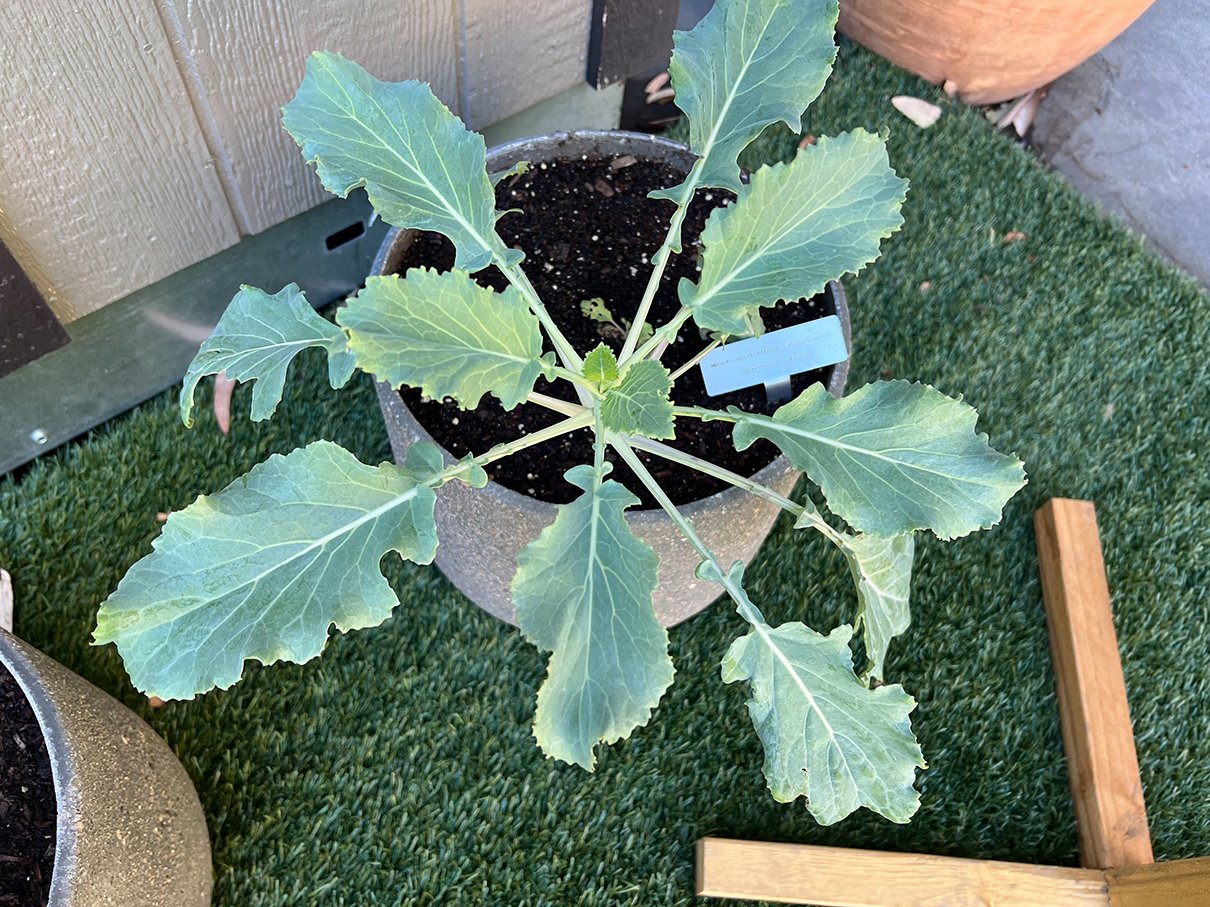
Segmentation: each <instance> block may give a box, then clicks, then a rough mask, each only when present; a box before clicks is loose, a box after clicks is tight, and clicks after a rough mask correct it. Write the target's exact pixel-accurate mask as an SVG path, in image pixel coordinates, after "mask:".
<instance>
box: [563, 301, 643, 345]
mask: <svg viewBox="0 0 1210 907" xmlns="http://www.w3.org/2000/svg"><path fill="white" fill-rule="evenodd" d="M580 314H582V315H583V316H584V317H585V318H587V319H588V320H589V321H595V322H596V323H597V324H598V325H599V326H600V327H598V328H597V333H599V334H600V335H601V336H602V337H604V338H605V339H607V340H625V339H626V335H627V334H628V333H629V332H630V319H629V318H623V319H621V321H620V322H619V321H616V320H614V317H613V312H611V311H609V307H608V306H607V305H605V300H604V299H602V298H601V297H600V296H596V297H594V298H592V299H585V300H584V301H583V302H581V303H580ZM654 333H655V329H654V328H652V326H651V323H650V322H647V321H644V322H643V327H642V328H640V329H639V341H638V342H639V343H645V342H647V341H648V340H650V339H651V336H652V334H654Z"/></svg>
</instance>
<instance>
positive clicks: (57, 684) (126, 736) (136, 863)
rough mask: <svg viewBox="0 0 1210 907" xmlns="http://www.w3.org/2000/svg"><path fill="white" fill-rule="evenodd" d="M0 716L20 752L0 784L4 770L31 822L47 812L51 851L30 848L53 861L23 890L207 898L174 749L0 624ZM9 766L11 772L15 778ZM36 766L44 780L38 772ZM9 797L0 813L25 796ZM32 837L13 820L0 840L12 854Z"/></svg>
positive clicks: (109, 898) (204, 851)
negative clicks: (35, 882) (36, 881)
mask: <svg viewBox="0 0 1210 907" xmlns="http://www.w3.org/2000/svg"><path fill="white" fill-rule="evenodd" d="M0 726H3V727H4V729H5V740H4V748H0V752H4V751H5V749H12V747H13V746H14V745H15V746H16V749H15V751H14V753H15V754H16V755H17V756H19V757H20V758H15V759H13V760H12V761H11V762H10V763H8V764H6V766H5V768H6V772H5V776H4V778H3V779H0V784H2V783H3V782H6V781H10V780H11V781H14V782H15V783H16V785H17V790H18V791H23V792H24V793H23V794H22V795H23V796H26V797H29V798H32V800H31V804H30V806H29V807H28V808H27V809H28V811H27V814H32V815H33V816H45V818H44V819H41V822H46V823H49V827H47V828H46V829H44V830H43V833H42V837H45V838H47V839H48V845H49V850H47V849H42V841H41V840H40V839H38V840H37V842H36V843H37V844H38V846H39V848H40V852H39V853H37V854H36V855H34V856H37V857H38V858H39V864H41V863H45V862H49V863H50V864H51V865H52V866H53V871H52V872H51V873H50V874H49V876H47V875H45V874H43V878H42V883H43V884H42V885H39V886H38V894H35V893H34V887H33V886H27V887H26V888H25V890H24V891H22V892H21V894H22V896H24V897H27V898H28V897H39V898H47V899H48V900H40V901H32V902H30V903H49V904H50V907H88V905H94V904H122V905H123V907H205V905H207V904H209V903H210V889H211V873H210V839H209V837H208V836H207V834H206V821H205V818H204V816H203V815H202V807H201V804H199V803H198V799H197V793H196V792H195V791H194V789H193V783H192V782H191V781H190V780H189V776H188V775H187V774H186V773H185V769H184V768H183V767H182V766H181V764H180V762H179V761H178V760H177V758H176V756H175V755H174V754H173V752H172V750H170V749H169V748H168V746H167V744H165V743H164V741H163V740H161V739H160V738H159V737H158V736H157V735H156V733H155V732H154V731H153V730H152V729H151V728H149V727H148V726H147V725H146V724H145V723H144V722H143V721H142V719H140V718H139V717H138V716H137V715H135V714H134V713H133V712H131V711H130V710H129V709H127V708H126V707H125V706H123V705H122V704H121V703H119V702H117V701H116V700H115V699H113V698H111V697H110V696H109V695H108V694H106V693H104V692H102V691H101V690H98V689H97V688H96V687H94V686H93V685H92V684H90V683H88V681H86V680H84V679H83V678H82V677H79V676H77V675H76V674H74V673H72V672H71V671H69V670H68V669H67V668H65V667H63V666H62V665H61V664H59V663H58V662H56V661H54V660H53V659H52V658H50V657H49V656H48V655H45V654H43V653H42V652H39V651H38V650H37V649H35V648H34V647H33V646H30V645H28V644H27V643H24V642H22V641H21V640H19V639H17V638H16V637H15V636H12V635H11V634H10V633H8V632H6V631H4V630H0ZM35 734H36V735H38V736H40V737H41V741H42V742H44V744H45V747H44V749H43V747H41V746H39V745H38V744H39V742H40V741H39V740H38V739H37V737H35V736H34V735H35ZM13 771H19V772H21V776H20V778H15V777H13V776H12V775H11V774H10V773H11V772H13ZM46 773H49V774H50V779H49V781H50V782H52V783H49V784H48V783H46V782H47V781H48V779H47V778H46ZM9 792H10V791H7V790H6V791H4V793H9ZM4 799H5V800H7V797H5V798H4ZM38 801H41V802H38ZM7 805H8V806H10V810H8V811H7V812H8V813H9V815H8V816H6V817H5V823H7V822H10V821H13V814H15V813H20V812H22V811H25V809H23V805H18V804H14V803H11V802H9V803H8V804H7ZM35 824H40V822H36V823H35ZM33 837H34V836H33V835H28V836H27V835H25V834H22V835H20V836H18V834H17V832H16V830H15V829H14V830H13V832H12V834H11V835H6V839H5V841H4V843H3V845H0V851H3V852H4V855H5V856H9V857H11V856H15V854H13V853H12V852H11V850H10V848H16V847H18V846H22V845H23V844H24V845H25V849H32V845H33V844H34V841H33V840H30V839H31V838H33ZM47 858H49V859H47ZM9 868H10V867H9V866H7V865H6V866H4V867H0V869H3V870H8V869H9ZM31 868H32V867H31ZM39 871H40V870H39ZM47 882H48V883H49V884H46V883H47ZM22 903H26V901H23V902H22Z"/></svg>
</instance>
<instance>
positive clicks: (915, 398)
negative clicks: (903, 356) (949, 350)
mask: <svg viewBox="0 0 1210 907" xmlns="http://www.w3.org/2000/svg"><path fill="white" fill-rule="evenodd" d="M729 412H730V414H731V416H732V417H734V418H735V420H736V422H735V429H734V438H735V446H736V448H737V449H739V450H744V449H745V448H747V447H748V446H749V445H751V444H752V443H753V442H754V441H756V440H757V439H758V438H767V439H768V440H770V441H772V442H773V443H774V444H775V445H777V447H778V448H779V449H780V450H781V452H782V453H784V454H785V455H786V456H787V457H788V458H789V460H790V462H791V463H793V464H794V466H795V467H796V468H798V469H801V470H802V471H803V472H805V473H806V474H807V475H808V476H810V478H811V480H812V481H813V482H815V484H817V485H818V486H819V487H820V488H821V489H822V490H823V493H824V497H826V498H827V500H828V506H829V507H830V508H831V509H832V511H833V512H834V513H836V514H838V515H839V516H841V517H842V518H843V519H845V520H846V521H847V522H848V523H849V525H851V526H852V527H853V528H855V529H857V530H859V531H861V532H866V533H869V534H870V535H884V536H891V535H902V534H903V533H906V532H912V531H913V530H916V529H929V530H931V531H932V532H933V533H935V534H936V535H937V536H938V537H940V538H943V539H952V538H958V537H959V536H963V535H967V534H968V533H971V532H974V531H975V530H977V529H987V528H989V527H990V526H994V525H995V524H996V523H998V522H999V521H1000V513H1001V510H1002V508H1003V507H1004V504H1005V503H1006V502H1007V501H1008V499H1009V498H1011V497H1012V496H1013V495H1014V494H1016V492H1017V491H1018V490H1019V489H1020V488H1021V487H1022V486H1023V485H1024V484H1025V470H1024V469H1023V468H1022V467H1023V464H1022V463H1021V461H1020V460H1018V459H1017V458H1016V457H1008V456H1005V455H1004V454H1002V453H998V452H996V451H995V450H993V449H992V448H991V447H989V446H988V443H987V435H986V434H983V433H981V432H976V430H975V422H976V420H977V419H978V415H979V414H978V413H977V412H975V410H974V409H973V408H972V407H970V406H967V405H966V404H965V403H963V402H961V400H955V399H953V398H951V397H947V396H945V395H944V394H942V393H940V392H939V391H937V390H934V389H933V388H932V387H930V386H928V385H925V384H912V383H910V382H907V381H879V382H876V383H874V384H867V385H866V386H865V387H863V388H861V389H860V390H858V391H856V392H855V393H853V394H850V395H849V396H847V397H844V398H843V399H840V400H836V399H835V398H833V397H832V396H831V395H830V394H829V393H828V392H827V391H826V390H825V389H824V387H823V385H821V384H813V385H811V387H809V388H807V389H806V390H805V391H803V392H802V394H800V395H799V396H798V398H797V399H795V400H792V401H791V402H789V403H787V404H786V405H785V406H782V407H781V408H780V409H778V410H777V412H775V413H774V414H773V415H772V417H770V416H758V415H753V414H751V413H745V412H742V411H741V410H738V409H736V408H735V407H732V408H731V409H730V410H729Z"/></svg>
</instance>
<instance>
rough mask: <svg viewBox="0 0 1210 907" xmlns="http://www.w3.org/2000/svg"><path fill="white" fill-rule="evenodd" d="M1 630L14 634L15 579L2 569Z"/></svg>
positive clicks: (0, 583) (0, 591)
mask: <svg viewBox="0 0 1210 907" xmlns="http://www.w3.org/2000/svg"><path fill="white" fill-rule="evenodd" d="M0 628H2V629H5V630H7V631H8V632H9V633H12V632H13V578H12V577H11V576H9V575H8V571H7V570H2V569H0Z"/></svg>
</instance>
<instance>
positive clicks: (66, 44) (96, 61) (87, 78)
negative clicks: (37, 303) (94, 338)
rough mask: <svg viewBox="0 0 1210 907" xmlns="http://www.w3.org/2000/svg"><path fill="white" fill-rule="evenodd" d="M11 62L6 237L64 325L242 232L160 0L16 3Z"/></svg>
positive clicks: (1, 232)
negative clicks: (176, 58)
mask: <svg viewBox="0 0 1210 907" xmlns="http://www.w3.org/2000/svg"><path fill="white" fill-rule="evenodd" d="M0 57H2V58H3V60H4V78H2V79H0V117H2V118H3V119H2V122H3V130H0V241H3V242H4V243H5V244H6V245H7V246H8V247H9V249H10V250H11V251H12V253H13V255H14V256H15V257H16V259H17V261H18V262H19V263H20V264H21V267H22V269H23V270H24V271H25V273H26V274H28V275H29V277H30V279H31V280H32V281H33V283H34V285H35V286H36V287H37V288H38V291H39V292H40V293H41V294H42V296H43V297H44V298H45V299H46V301H47V303H48V305H49V306H50V308H51V310H52V311H53V312H54V313H55V315H56V316H57V317H58V318H59V320H60V321H62V322H64V323H66V322H69V321H72V320H74V319H76V318H79V317H80V316H81V315H84V314H86V313H87V312H90V311H93V310H94V309H97V308H100V307H101V306H103V305H105V304H106V303H108V302H112V301H113V300H115V299H118V298H119V297H122V296H125V295H126V294H127V293H130V292H131V291H132V290H135V289H137V288H139V287H142V286H146V285H148V284H150V283H152V282H154V281H156V280H159V279H160V278H161V277H164V276H166V275H168V274H171V273H173V272H174V271H177V270H179V269H180V268H183V267H185V266H186V265H190V264H193V263H194V262H196V261H199V260H201V259H203V258H206V257H207V256H209V255H213V254H214V253H216V252H218V251H220V250H221V249H224V248H226V247H227V246H229V245H231V244H232V243H234V242H235V241H236V240H237V239H238V238H239V234H238V232H237V231H236V228H235V223H234V220H233V219H232V216H231V212H230V208H229V207H228V205H227V201H226V198H225V196H224V193H223V188H222V185H221V183H220V182H219V179H218V177H217V176H216V175H215V170H214V166H213V164H212V162H211V156H210V152H209V150H208V149H207V146H206V141H205V138H204V136H203V134H202V131H201V130H200V129H199V127H198V121H197V118H196V117H195V116H194V112H193V107H192V105H191V103H190V100H189V96H188V94H187V92H186V91H185V86H184V84H183V82H182V81H181V77H180V75H179V74H178V72H177V68H176V63H175V62H174V60H173V54H172V49H171V47H170V46H169V42H168V39H167V38H166V37H165V35H164V31H163V28H162V27H161V24H160V19H159V15H158V13H157V11H156V5H155V0H96V2H90V3H80V2H77V0H13V2H10V3H6V4H5V8H4V15H3V17H2V18H0Z"/></svg>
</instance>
